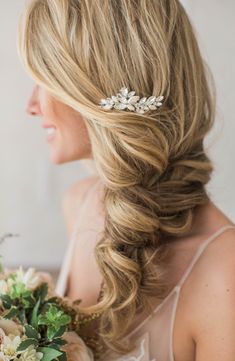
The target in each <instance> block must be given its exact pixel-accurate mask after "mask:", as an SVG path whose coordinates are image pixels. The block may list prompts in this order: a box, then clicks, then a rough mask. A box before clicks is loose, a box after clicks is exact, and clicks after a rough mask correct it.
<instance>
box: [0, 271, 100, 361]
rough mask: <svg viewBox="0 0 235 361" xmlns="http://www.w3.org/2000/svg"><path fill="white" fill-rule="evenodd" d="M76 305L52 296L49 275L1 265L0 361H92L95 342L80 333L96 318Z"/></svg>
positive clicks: (76, 303) (51, 283) (77, 302)
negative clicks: (84, 337) (83, 312)
mask: <svg viewBox="0 0 235 361" xmlns="http://www.w3.org/2000/svg"><path fill="white" fill-rule="evenodd" d="M79 302H80V300H77V301H75V302H72V303H71V302H70V304H69V300H66V299H62V298H60V297H57V296H55V295H54V294H53V282H52V278H51V277H50V276H49V274H48V273H43V272H36V271H35V269H34V268H29V269H28V270H26V271H24V270H23V268H22V267H20V268H19V269H17V270H14V271H7V270H4V268H3V266H2V265H1V264H0V361H11V360H13V361H18V360H20V361H52V360H58V361H66V360H67V361H74V360H76V361H93V360H94V353H93V351H94V350H95V347H92V346H94V344H95V341H94V340H92V338H91V339H90V347H89V342H88V340H87V341H86V342H85V341H84V339H83V338H82V336H81V335H82V332H81V331H82V326H83V325H87V324H89V323H91V322H92V321H93V320H94V318H95V317H94V315H93V316H92V317H89V316H87V315H85V316H84V315H83V314H82V313H79V308H78V307H77V306H78V304H79ZM92 342H94V344H92ZM96 346H97V345H96Z"/></svg>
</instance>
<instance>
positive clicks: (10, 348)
mask: <svg viewBox="0 0 235 361" xmlns="http://www.w3.org/2000/svg"><path fill="white" fill-rule="evenodd" d="M20 343H21V338H20V336H15V335H12V334H9V335H8V336H4V337H3V339H2V343H1V345H0V351H1V352H2V353H3V354H4V355H5V356H7V357H9V358H15V357H16V355H17V354H18V352H17V351H16V349H17V347H18V346H19V344H20Z"/></svg>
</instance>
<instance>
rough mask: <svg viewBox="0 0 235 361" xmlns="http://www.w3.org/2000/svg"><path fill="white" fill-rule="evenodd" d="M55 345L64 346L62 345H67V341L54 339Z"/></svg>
mask: <svg viewBox="0 0 235 361" xmlns="http://www.w3.org/2000/svg"><path fill="white" fill-rule="evenodd" d="M53 343H55V344H57V345H60V346H62V345H66V343H67V341H65V340H64V339H62V338H59V337H58V338H57V337H56V338H54V339H53Z"/></svg>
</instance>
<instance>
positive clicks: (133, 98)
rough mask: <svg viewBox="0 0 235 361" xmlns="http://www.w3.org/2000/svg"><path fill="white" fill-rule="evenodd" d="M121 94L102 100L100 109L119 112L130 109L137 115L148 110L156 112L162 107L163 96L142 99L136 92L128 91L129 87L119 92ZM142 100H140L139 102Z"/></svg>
mask: <svg viewBox="0 0 235 361" xmlns="http://www.w3.org/2000/svg"><path fill="white" fill-rule="evenodd" d="M119 92H120V93H117V94H116V95H112V96H111V98H106V99H101V101H100V103H99V104H100V108H103V109H106V110H110V109H112V108H114V109H118V110H125V109H128V110H130V111H132V112H136V113H141V114H143V113H145V112H146V111H148V110H154V109H157V108H158V107H160V106H162V100H163V99H164V96H163V95H160V96H158V97H156V96H154V95H152V96H150V97H149V98H147V97H143V98H141V99H140V97H139V95H135V91H131V92H129V91H128V88H127V87H123V88H121V89H120V90H119ZM139 99H140V100H139Z"/></svg>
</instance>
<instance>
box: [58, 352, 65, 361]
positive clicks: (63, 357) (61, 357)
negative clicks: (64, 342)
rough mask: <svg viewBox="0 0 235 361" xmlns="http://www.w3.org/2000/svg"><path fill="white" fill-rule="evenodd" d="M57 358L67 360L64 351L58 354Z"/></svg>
mask: <svg viewBox="0 0 235 361" xmlns="http://www.w3.org/2000/svg"><path fill="white" fill-rule="evenodd" d="M58 360H59V361H67V356H66V352H64V351H63V352H62V355H60V356H59V357H58Z"/></svg>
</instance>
